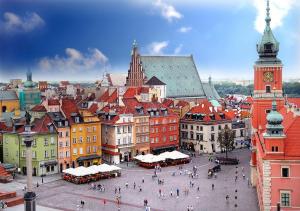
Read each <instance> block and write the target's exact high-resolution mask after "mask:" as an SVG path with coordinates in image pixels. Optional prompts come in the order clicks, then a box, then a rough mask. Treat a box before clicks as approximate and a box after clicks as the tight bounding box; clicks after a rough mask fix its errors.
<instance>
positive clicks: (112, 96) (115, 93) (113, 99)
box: [107, 90, 118, 103]
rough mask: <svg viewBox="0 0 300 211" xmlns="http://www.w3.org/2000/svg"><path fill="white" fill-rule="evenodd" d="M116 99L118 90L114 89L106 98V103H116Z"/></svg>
mask: <svg viewBox="0 0 300 211" xmlns="http://www.w3.org/2000/svg"><path fill="white" fill-rule="evenodd" d="M117 100H118V92H117V90H115V91H114V92H113V93H112V94H111V95H110V96H109V98H108V99H107V102H108V103H116V102H117Z"/></svg>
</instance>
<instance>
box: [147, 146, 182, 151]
mask: <svg viewBox="0 0 300 211" xmlns="http://www.w3.org/2000/svg"><path fill="white" fill-rule="evenodd" d="M176 148H177V146H175V145H172V146H165V147H157V148H153V149H152V151H161V150H168V149H170V150H174V149H176Z"/></svg>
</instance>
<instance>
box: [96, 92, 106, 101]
mask: <svg viewBox="0 0 300 211" xmlns="http://www.w3.org/2000/svg"><path fill="white" fill-rule="evenodd" d="M108 98H109V91H108V90H106V91H105V92H104V93H103V94H102V95H101V96H100V97H99V98H98V100H97V101H98V102H107V99H108Z"/></svg>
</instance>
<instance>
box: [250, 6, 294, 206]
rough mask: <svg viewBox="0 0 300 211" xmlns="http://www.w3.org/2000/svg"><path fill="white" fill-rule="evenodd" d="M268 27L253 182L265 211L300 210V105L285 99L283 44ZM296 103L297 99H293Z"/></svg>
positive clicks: (255, 118) (256, 99)
mask: <svg viewBox="0 0 300 211" xmlns="http://www.w3.org/2000/svg"><path fill="white" fill-rule="evenodd" d="M265 20H266V27H265V31H264V34H263V37H262V40H261V42H260V43H259V44H258V45H257V51H258V54H259V59H258V60H257V61H256V63H255V65H254V69H255V73H254V95H253V105H252V129H253V134H252V157H251V182H252V185H253V186H256V188H257V195H258V201H259V207H260V210H261V211H275V210H277V208H278V206H280V208H281V210H284V211H286V210H298V211H299V210H300V109H299V106H300V103H297V102H299V100H298V101H296V103H294V104H292V103H290V102H289V100H286V99H284V97H283V91H282V68H283V65H282V63H281V61H280V59H278V58H277V54H278V51H279V43H278V42H277V41H276V39H275V37H274V35H273V33H272V30H271V27H270V22H271V18H270V8H269V1H268V6H267V17H266V19H265ZM293 101H294V102H295V99H293Z"/></svg>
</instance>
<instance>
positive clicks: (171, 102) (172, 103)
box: [162, 98, 174, 107]
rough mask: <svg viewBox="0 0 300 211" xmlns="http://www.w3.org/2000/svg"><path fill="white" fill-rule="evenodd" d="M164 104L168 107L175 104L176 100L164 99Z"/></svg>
mask: <svg viewBox="0 0 300 211" xmlns="http://www.w3.org/2000/svg"><path fill="white" fill-rule="evenodd" d="M162 104H163V105H164V106H166V107H170V106H174V101H173V100H172V99H167V98H166V99H164V101H163V102H162Z"/></svg>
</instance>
